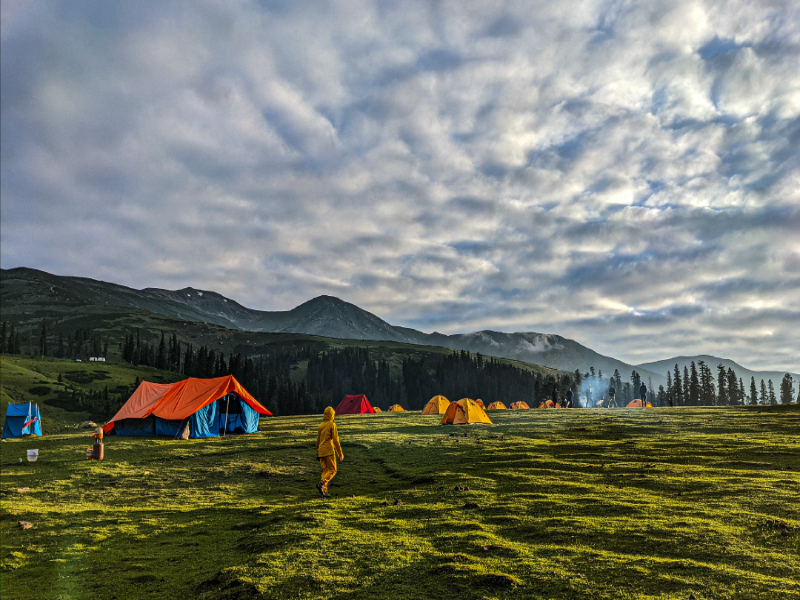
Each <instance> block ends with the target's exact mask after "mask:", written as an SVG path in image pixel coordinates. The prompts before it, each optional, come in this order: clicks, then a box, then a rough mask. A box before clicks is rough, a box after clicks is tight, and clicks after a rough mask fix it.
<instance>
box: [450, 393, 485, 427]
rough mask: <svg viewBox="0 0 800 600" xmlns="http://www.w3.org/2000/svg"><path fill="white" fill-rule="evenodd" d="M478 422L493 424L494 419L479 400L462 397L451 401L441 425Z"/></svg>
mask: <svg viewBox="0 0 800 600" xmlns="http://www.w3.org/2000/svg"><path fill="white" fill-rule="evenodd" d="M478 423H486V424H487V425H491V424H492V421H491V419H489V417H488V416H487V414H486V411H484V410H483V409H482V408H481V407H480V406H478V403H477V402H475V401H474V400H472V399H470V398H462V399H461V400H459V401H458V402H452V403H450V406H448V407H447V412H446V413H444V418H443V419H442V422H441V423H439V425H477V424H478Z"/></svg>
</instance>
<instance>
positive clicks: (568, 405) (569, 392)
mask: <svg viewBox="0 0 800 600" xmlns="http://www.w3.org/2000/svg"><path fill="white" fill-rule="evenodd" d="M572 397H573V394H572V388H569V389H568V390H567V396H566V398H567V402H566V404H565V405H564V408H572Z"/></svg>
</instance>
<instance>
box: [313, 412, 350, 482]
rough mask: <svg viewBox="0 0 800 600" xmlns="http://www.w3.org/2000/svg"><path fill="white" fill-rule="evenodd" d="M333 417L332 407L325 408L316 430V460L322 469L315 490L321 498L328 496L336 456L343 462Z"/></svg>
mask: <svg viewBox="0 0 800 600" xmlns="http://www.w3.org/2000/svg"><path fill="white" fill-rule="evenodd" d="M334 415H336V412H335V411H334V410H333V407H332V406H329V407H328V408H326V409H325V413H324V415H323V417H322V423H320V426H319V429H318V430H317V460H319V464H320V467H322V477H321V478H320V481H319V483H318V484H317V489H318V490H319V493H320V494H321V495H322V497H323V498H327V497H328V496H329V494H328V484H329V483H330V482H331V479H333V478H334V476H335V475H336V456H337V455H338V456H339V460H341V461H343V460H344V453H343V452H342V446H341V444H340V443H339V432H338V431H337V430H336V423H334V422H333V417H334Z"/></svg>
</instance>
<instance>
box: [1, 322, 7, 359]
mask: <svg viewBox="0 0 800 600" xmlns="http://www.w3.org/2000/svg"><path fill="white" fill-rule="evenodd" d="M6 326H7V323H6V321H3V323H2V325H0V354H5V353H6Z"/></svg>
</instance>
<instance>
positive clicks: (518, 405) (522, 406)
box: [511, 400, 530, 410]
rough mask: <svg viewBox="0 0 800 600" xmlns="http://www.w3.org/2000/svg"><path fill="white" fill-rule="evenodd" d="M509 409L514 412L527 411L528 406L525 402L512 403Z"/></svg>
mask: <svg viewBox="0 0 800 600" xmlns="http://www.w3.org/2000/svg"><path fill="white" fill-rule="evenodd" d="M511 408H512V409H514V410H528V409H529V408H530V406H528V403H527V402H523V401H522V400H520V401H519V402H512V403H511Z"/></svg>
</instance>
